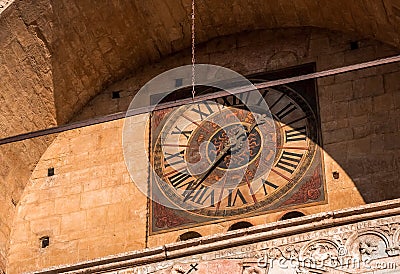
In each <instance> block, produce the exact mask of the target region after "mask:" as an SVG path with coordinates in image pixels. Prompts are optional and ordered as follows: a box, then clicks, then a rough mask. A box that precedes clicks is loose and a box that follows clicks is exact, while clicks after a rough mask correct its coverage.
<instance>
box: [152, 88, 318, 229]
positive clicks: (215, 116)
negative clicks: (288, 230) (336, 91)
mask: <svg viewBox="0 0 400 274" xmlns="http://www.w3.org/2000/svg"><path fill="white" fill-rule="evenodd" d="M259 92H260V94H261V96H262V97H263V98H264V100H265V101H266V103H267V105H268V106H269V108H270V111H271V113H272V116H273V120H268V121H267V122H266V123H261V124H257V123H255V122H254V121H255V118H254V116H255V115H257V113H254V112H250V111H249V110H248V109H247V108H246V106H245V105H246V96H247V94H246V93H244V94H241V95H238V96H237V97H236V96H233V95H230V96H227V97H222V98H218V99H215V103H213V102H209V101H205V102H202V103H196V104H191V105H185V106H182V107H177V108H174V109H169V110H163V111H158V112H155V113H153V117H152V125H151V128H152V133H151V134H152V140H153V141H152V150H151V151H152V154H151V160H152V165H153V168H154V170H155V172H156V174H157V176H154V177H153V178H152V181H151V184H152V189H153V193H152V200H153V202H152V207H151V233H157V232H162V231H166V230H171V229H180V228H183V227H187V226H193V225H200V224H204V223H208V222H215V221H221V220H224V219H225V218H237V217H240V216H243V215H256V214H266V213H268V212H269V211H272V210H274V211H276V210H280V209H287V208H289V207H298V206H304V205H310V204H315V203H317V202H322V201H324V200H325V186H324V179H323V165H322V155H321V149H320V147H319V145H318V142H319V131H318V129H319V126H318V124H319V123H318V119H317V115H316V108H314V109H313V107H312V106H311V104H309V103H308V102H307V99H305V98H304V97H303V96H301V95H300V94H299V92H298V91H296V90H295V89H294V88H291V87H288V86H279V87H274V88H267V89H263V90H259ZM314 96H315V95H314ZM252 126H253V128H251V127H252ZM239 128H244V129H245V134H237V132H240V130H239ZM271 128H273V129H274V130H273V132H272V131H271ZM229 132H232V133H231V135H232V134H233V135H234V134H235V133H236V134H237V135H238V138H235V143H234V144H232V141H230V140H229V138H228V137H227V133H229ZM203 141H208V142H206V143H207V144H208V145H207V146H206V147H202V146H201V144H202V143H203ZM245 143H246V144H248V149H247V150H243V149H240V148H241V146H242V145H243V144H245ZM228 146H229V147H228ZM202 150H203V152H204V155H205V157H206V159H205V161H203V162H204V163H206V164H208V165H210V166H209V167H207V166H206V167H204V166H203V167H200V169H201V170H202V171H204V170H206V171H208V172H207V174H206V176H204V172H197V170H196V168H199V167H198V166H197V167H196V163H198V162H199V161H200V160H201V156H200V154H201V153H200V152H201V151H202ZM226 152H228V153H226ZM223 153H225V154H224V155H222V154H223ZM218 156H219V157H220V161H219V162H218V163H214V166H212V165H213V160H215V159H216V158H217V157H218ZM229 172H232V173H229ZM235 172H236V173H235ZM227 174H228V175H229V176H225V177H230V178H231V177H232V176H235V174H243V176H237V177H238V178H237V180H234V179H231V180H229V182H227V181H228V180H226V179H224V175H227ZM201 176H204V178H199V177H201ZM156 177H159V179H157V178H156ZM232 182H235V183H232ZM160 197H163V198H164V199H163V201H165V199H166V200H168V202H170V203H171V204H172V205H174V207H175V208H174V209H173V208H169V207H166V206H163V205H161V204H159V203H157V201H160V200H161V199H160ZM163 204H165V203H163ZM188 204H191V205H192V206H191V207H189V208H191V209H190V210H187V208H188V207H186V205H188ZM179 207H182V208H183V209H182V210H179V209H176V208H179ZM185 208H186V209H185Z"/></svg>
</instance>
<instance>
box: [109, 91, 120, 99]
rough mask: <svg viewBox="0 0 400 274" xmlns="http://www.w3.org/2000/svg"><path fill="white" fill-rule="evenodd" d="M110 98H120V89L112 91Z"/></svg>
mask: <svg viewBox="0 0 400 274" xmlns="http://www.w3.org/2000/svg"><path fill="white" fill-rule="evenodd" d="M111 98H112V99H118V98H121V91H113V92H112V95H111Z"/></svg>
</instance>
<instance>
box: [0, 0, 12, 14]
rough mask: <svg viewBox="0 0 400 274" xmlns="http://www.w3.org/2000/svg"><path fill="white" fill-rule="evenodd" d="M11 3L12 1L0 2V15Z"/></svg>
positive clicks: (3, 0)
mask: <svg viewBox="0 0 400 274" xmlns="http://www.w3.org/2000/svg"><path fill="white" fill-rule="evenodd" d="M13 2H14V0H0V13H2V12H3V11H4V10H6V8H8V6H10V5H11V3H13Z"/></svg>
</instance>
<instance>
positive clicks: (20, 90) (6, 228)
mask: <svg viewBox="0 0 400 274" xmlns="http://www.w3.org/2000/svg"><path fill="white" fill-rule="evenodd" d="M250 2H251V3H250ZM250 2H249V1H245V0H238V1H235V2H233V3H232V4H231V5H226V4H225V3H222V2H218V1H213V0H206V1H200V2H199V3H198V7H197V18H198V19H197V20H198V21H197V42H198V43H202V42H206V41H210V40H212V39H213V38H216V37H221V36H224V35H230V34H233V33H240V32H243V31H252V30H256V29H272V28H280V27H301V26H314V27H320V28H325V29H330V30H340V31H344V32H347V33H353V34H354V33H357V34H358V35H357V37H355V36H351V39H352V40H354V39H356V40H359V38H360V37H361V38H375V39H377V40H379V41H381V42H385V43H387V44H390V45H392V46H395V47H399V46H400V39H399V35H398V33H399V28H400V19H399V18H400V17H399V6H400V5H399V3H398V1H396V0H365V1H345V0H337V1H328V0H324V1H321V0H303V1H297V0H273V1H262V0H259V1H250ZM190 9H191V7H190V1H187V0H183V1H178V2H175V1H164V0H154V1H134V2H132V1H111V0H107V1H102V2H101V3H99V2H98V1H94V0H76V1H50V0H35V1H11V0H1V1H0V46H1V48H2V50H1V52H0V78H1V79H2V82H1V88H0V89H1V97H0V102H1V104H0V108H1V115H0V121H1V123H0V124H1V125H0V126H1V128H0V135H1V136H2V137H7V136H10V135H16V134H19V133H23V132H27V131H33V130H38V129H42V128H47V127H50V126H54V125H56V124H57V123H61V124H62V123H65V122H67V121H69V120H71V119H73V118H74V117H76V114H77V113H79V112H80V111H81V110H82V108H83V107H84V106H85V105H86V104H87V102H88V101H90V100H91V99H92V98H95V97H96V95H97V94H99V93H100V92H101V91H103V90H104V89H105V87H107V86H109V84H111V83H113V82H115V81H116V80H118V79H122V78H124V77H127V75H128V74H129V73H132V72H134V73H135V74H140V73H141V71H142V70H145V69H144V67H145V65H147V64H152V63H156V62H159V61H160V60H162V59H164V58H166V56H168V55H170V54H174V53H176V52H179V51H181V50H183V49H185V48H188V47H189V45H190ZM249 35H251V34H249ZM252 35H253V38H250V37H249V36H243V37H244V38H242V39H240V37H239V38H232V37H231V38H225V39H227V40H226V42H218V39H217V40H214V41H216V42H210V43H207V46H206V48H208V50H209V52H210V53H212V52H214V53H215V52H217V51H219V53H220V54H219V60H216V59H215V57H211V56H209V55H207V54H204V56H203V57H201V58H200V59H201V60H204V61H203V62H214V63H219V64H222V65H227V66H230V67H232V68H234V69H237V70H238V71H245V72H249V73H251V72H254V71H259V70H260V67H262V66H263V69H265V68H266V67H267V68H268V69H275V68H279V67H282V66H288V65H292V64H297V63H301V62H302V61H305V60H307V58H303V57H304V55H302V54H304V52H307V51H304V49H301V48H299V49H293V47H291V46H293V45H297V42H298V41H296V40H294V39H293V40H292V41H291V43H292V44H291V45H290V44H288V45H287V48H291V49H285V50H282V51H279V52H270V53H268V59H265V60H264V59H263V61H262V62H261V63H262V66H258V65H257V64H260V61H259V60H260V57H262V56H261V55H259V54H257V50H256V49H255V51H254V53H253V55H252V56H253V58H248V57H249V56H251V55H240V56H237V60H235V61H231V60H229V59H226V58H227V57H228V56H229V55H227V54H226V52H229V51H230V50H232V49H235V48H236V47H245V46H246V45H249V44H254V42H250V41H254V39H257V40H259V41H260V44H261V43H262V42H263V41H264V42H266V41H268V35H266V36H264V37H260V36H258V34H256V33H253V34H252ZM286 35H291V34H290V32H287V33H286ZM283 37H285V35H283ZM281 38H282V37H281ZM228 39H230V40H228ZM264 39H265V40H264ZM229 41H231V42H229ZM232 42H234V43H232ZM308 42H309V44H308V46H307V47H311V48H316V49H318V50H320V52H321V53H322V52H325V53H326V54H322V55H319V59H318V64H319V69H322V68H332V67H337V66H340V65H341V64H343V63H346V64H348V63H356V62H360V61H363V60H370V59H373V57H377V56H388V55H391V54H393V50H392V49H391V48H389V47H379V52H377V47H376V45H374V44H373V43H372V44H371V42H369V41H368V40H361V41H360V47H361V48H363V50H359V51H349V50H347V51H344V50H343V48H348V47H349V45H348V42H349V41H348V40H346V39H344V40H340V39H337V38H335V37H333V38H332V37H326V36H325V35H319V34H316V35H315V36H314V37H313V39H310V40H309V41H308ZM281 45H282V43H281V42H279V39H276V42H275V45H274V44H271V47H275V46H279V47H280V46H281ZM205 51H207V49H205ZM264 54H266V53H264ZM181 58H184V60H185V61H182V59H179V58H178V61H177V60H175V61H174V60H171V59H169V61H170V63H169V65H166V66H164V67H162V68H163V69H166V68H168V67H171V66H175V65H181V64H182V63H186V64H187V63H189V62H190V57H189V56H188V55H187V54H186V53H185V54H182V55H181ZM257 58H258V59H257ZM246 59H252V60H253V61H251V62H250V61H248V62H247V61H246V62H245V60H246ZM309 60H313V59H312V58H310V59H309ZM257 66H258V68H256V67H257ZM160 70H162V69H160V68H159V70H158V71H160ZM151 71H152V69H151V68H148V69H147V72H145V73H144V74H147V77H143V79H150V78H151V76H153V75H155V74H156V72H155V71H153V72H151ZM375 71H376V73H378V74H379V75H375V72H368V73H365V74H363V72H360V73H361V74H359V73H358V72H355V73H354V74H353V75H349V76H347V81H353V80H352V79H353V78H354V77H357V78H368V77H371V79H369V80H365V81H366V82H365V83H364V82H358V83H355V81H353V82H354V83H352V84H354V90H353V94H352V95H351V97H349V96H350V95H348V94H340V93H339V94H337V95H336V96H337V97H335V100H337V101H338V102H339V101H340V102H341V104H339V105H338V106H337V107H336V106H335V108H333V107H327V108H326V110H324V118H323V119H324V121H323V122H324V123H325V122H328V121H329V122H332V121H333V120H336V119H333V118H332V117H335V116H334V115H340V117H341V120H342V121H339V123H341V124H342V125H343V124H345V123H347V122H348V123H350V125H351V129H352V133H350V132H349V131H348V130H346V129H343V128H339V129H337V130H331V131H335V132H334V133H335V134H338V137H337V138H338V139H337V140H340V141H341V142H342V145H341V149H343V147H348V146H349V144H348V143H347V141H350V139H351V138H353V137H351V138H350V139H348V137H347V136H354V138H365V137H367V136H371V134H372V136H371V148H370V149H371V152H372V153H374V151H375V152H377V153H378V156H377V157H376V159H374V161H376V162H379V163H382V166H383V167H384V168H385V170H387V169H390V168H391V169H393V168H396V167H397V166H398V159H397V158H396V154H395V153H393V155H392V156H391V157H392V158H390V157H389V156H386V155H381V154H380V152H381V151H382V150H381V148H383V149H385V150H390V149H394V150H396V149H398V145H396V144H395V143H396V142H395V141H396V140H397V139H396V138H398V136H397V135H396V131H397V130H398V125H399V123H398V121H397V120H396V117H398V116H399V111H398V108H399V104H400V103H399V102H400V100H399V98H400V96H399V95H398V93H396V91H397V90H398V87H399V83H398V79H399V78H398V74H399V71H398V66H397V65H391V66H384V67H378V68H376V70H375ZM375 76H376V77H378V78H377V79H375V78H374V77H375ZM382 77H383V78H382ZM336 78H337V79H336ZM349 79H350V80H349ZM345 81H346V76H345V75H344V76H342V75H340V76H338V77H331V78H330V79H329V80H325V79H322V82H324V83H325V84H326V85H335V84H343V83H342V82H345ZM322 82H321V85H322ZM367 83H368V84H367ZM369 84H371V86H369ZM382 85H383V86H384V92H382V89H381V87H382ZM363 92H366V93H368V94H369V95H370V97H373V98H371V99H372V104H373V108H374V106H375V105H374V102H376V105H380V106H382V107H383V106H384V107H385V108H386V109H385V110H384V111H381V112H379V108H377V107H375V108H374V109H373V113H371V114H369V113H368V114H366V115H361V114H360V112H362V111H363V109H359V108H358V109H356V110H351V109H350V110H349V108H350V107H351V106H353V105H355V104H356V102H346V101H347V100H350V99H351V98H353V99H359V98H358V97H360V98H362V97H364V95H363ZM391 92H393V94H390V93H391ZM387 93H389V94H387ZM125 95H126V96H128V92H127V93H125ZM378 96H381V97H378ZM385 98H386V99H385ZM387 98H393V103H388V101H387V100H388V99H387ZM321 100H324V99H322V98H321ZM326 100H331V98H329V96H327V97H326ZM342 100H344V102H343V101H342ZM127 102H128V100H120V102H119V103H118V104H117V105H115V104H113V105H112V106H113V107H114V110H118V109H126V107H127V104H128V103H127ZM89 108H94V106H93V105H89V107H88V109H89ZM387 108H389V109H387ZM109 110H111V107H110V108H109V107H107V108H106V110H105V111H102V112H109ZM368 110H369V109H368ZM97 111H98V110H97V109H95V110H93V112H92V113H91V114H94V113H96V112H97ZM352 111H355V112H356V113H357V115H358V116H357V121H356V122H354V121H355V120H354V119H350V120H351V121H349V118H348V117H349V116H348V115H352V113H351V112H352ZM342 112H343V113H342ZM364 116H367V117H364ZM28 117H29V119H28ZM86 117H91V116H90V115H88V116H86ZM379 117H382V118H379ZM388 117H392V118H388ZM360 119H367V123H368V124H369V125H368V126H366V125H364V124H362V125H360V124H358V125H353V123H359V121H360ZM324 126H325V125H324V124H323V127H324ZM330 126H332V125H330ZM396 128H397V129H396ZM368 134H369V135H368ZM383 135H385V136H384V137H382V136H383ZM386 135H387V136H386ZM53 138H54V137H51V136H50V137H46V138H38V139H34V140H28V141H24V142H20V143H17V144H12V145H5V146H2V147H1V148H0V157H1V159H4V160H3V161H2V167H1V169H0V172H1V173H0V175H1V176H0V183H1V184H0V190H1V191H0V193H1V197H2V201H4V202H3V203H1V205H0V212H2V217H1V220H0V224H1V230H0V269H5V265H6V256H7V249H8V242H9V235H10V231H11V230H12V227H13V224H12V222H13V218H14V213H15V206H16V205H17V204H18V202H19V200H20V196H21V193H22V192H23V190H24V188H25V186H26V184H27V183H28V178H29V177H30V174H31V172H32V170H33V169H34V166H35V164H36V163H37V161H38V160H39V159H40V157H41V155H42V154H43V153H44V151H45V150H46V148H47V146H48V145H49V144H50V143H51V141H52V139H53ZM328 141H329V142H331V141H332V142H335V138H333V140H332V139H331V140H329V137H328ZM394 142H395V143H394ZM332 144H333V143H332ZM329 145H331V144H329ZM336 147H338V145H337V144H336ZM332 153H335V152H334V151H332ZM338 157H346V161H347V162H346V166H347V167H351V168H350V169H351V170H352V174H350V175H352V176H358V175H356V174H359V175H361V174H362V172H367V174H372V173H371V172H370V171H369V170H370V169H373V168H374V165H373V164H372V163H370V162H368V161H367V162H362V164H359V160H358V159H347V157H348V156H347V155H346V156H338ZM374 161H371V162H374ZM357 172H358V173H357ZM387 172H388V173H389V174H390V172H391V171H387ZM385 174H386V173H385ZM391 174H392V175H388V174H386V175H388V177H386V179H385V180H386V181H387V180H389V181H388V182H387V185H390V179H387V178H394V176H393V173H391ZM368 176H370V175H368ZM382 177H383V175H382ZM378 179H382V178H378V175H373V174H372V175H371V178H370V180H378ZM386 181H385V182H386ZM365 185H366V186H367V184H365ZM371 200H373V197H372V198H371Z"/></svg>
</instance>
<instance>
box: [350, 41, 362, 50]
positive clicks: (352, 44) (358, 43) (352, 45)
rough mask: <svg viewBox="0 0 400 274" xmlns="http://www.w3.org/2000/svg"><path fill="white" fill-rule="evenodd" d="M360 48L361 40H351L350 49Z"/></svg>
mask: <svg viewBox="0 0 400 274" xmlns="http://www.w3.org/2000/svg"><path fill="white" fill-rule="evenodd" d="M359 48H360V42H358V41H353V42H350V49H351V50H356V49H359Z"/></svg>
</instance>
